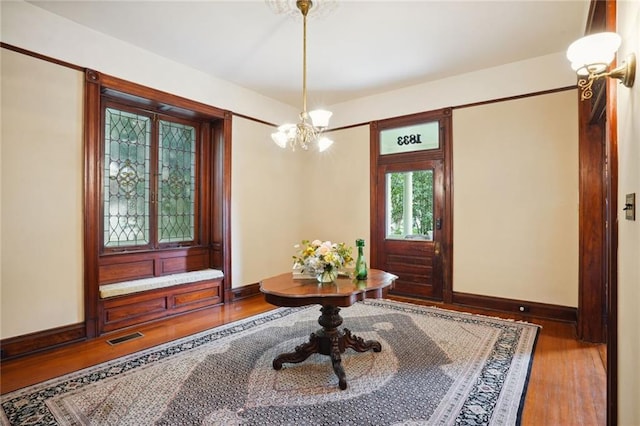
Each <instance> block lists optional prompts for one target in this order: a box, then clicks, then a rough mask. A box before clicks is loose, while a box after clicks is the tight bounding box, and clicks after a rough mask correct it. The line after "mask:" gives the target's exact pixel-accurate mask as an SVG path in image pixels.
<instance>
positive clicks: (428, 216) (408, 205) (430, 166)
mask: <svg viewBox="0 0 640 426" xmlns="http://www.w3.org/2000/svg"><path fill="white" fill-rule="evenodd" d="M442 169H443V161H442V160H425V161H419V162H410V163H396V164H386V165H381V166H380V168H379V173H378V185H377V190H378V197H377V198H378V216H379V217H383V218H384V222H385V226H384V227H382V226H380V227H378V235H376V237H375V238H376V241H377V247H379V248H380V253H379V257H378V258H379V261H380V266H381V267H382V269H383V270H385V271H388V272H391V273H392V274H394V275H397V276H398V279H397V280H396V283H395V287H394V289H393V293H396V294H405V295H409V296H418V297H427V298H434V299H442V287H443V286H442V284H443V280H442V273H441V268H440V258H439V256H440V254H441V250H440V247H441V243H442V242H441V240H442V222H443V215H442V213H443V204H444V203H443V197H442V196H443V193H444V191H443V179H442Z"/></svg>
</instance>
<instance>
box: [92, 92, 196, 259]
mask: <svg viewBox="0 0 640 426" xmlns="http://www.w3.org/2000/svg"><path fill="white" fill-rule="evenodd" d="M198 127H199V124H198V123H197V122H189V121H186V120H183V119H180V118H177V117H170V116H160V115H158V114H155V113H150V112H148V111H145V110H142V109H136V108H131V107H128V106H124V105H118V104H114V103H108V104H107V105H106V106H105V108H104V158H103V165H104V171H103V176H102V180H103V223H102V225H103V246H104V247H105V249H111V250H117V249H125V248H126V249H132V248H157V247H161V246H173V245H189V244H193V243H194V242H195V240H196V236H197V229H196V224H197V223H198V217H197V215H198V210H197V205H196V201H197V200H198V194H197V191H198V185H197V176H198V174H197V172H198V170H197V168H198V164H197V161H196V159H197V158H198V157H199V149H200V148H199V147H200V145H201V143H200V141H199V138H198V134H199V131H198Z"/></svg>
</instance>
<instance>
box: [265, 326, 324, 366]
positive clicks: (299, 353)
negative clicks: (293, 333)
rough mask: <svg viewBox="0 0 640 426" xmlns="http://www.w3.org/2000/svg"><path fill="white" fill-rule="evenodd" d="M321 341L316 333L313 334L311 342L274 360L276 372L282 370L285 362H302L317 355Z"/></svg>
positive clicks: (310, 338)
mask: <svg viewBox="0 0 640 426" xmlns="http://www.w3.org/2000/svg"><path fill="white" fill-rule="evenodd" d="M319 340H320V338H319V337H318V336H317V335H316V333H311V336H310V337H309V341H308V342H307V343H305V344H302V345H300V346H296V348H295V350H294V352H288V353H284V354H281V355H278V356H277V357H276V358H275V359H274V360H273V368H274V370H280V369H282V363H283V362H290V363H298V362H302V361H304V360H305V359H307V358H309V357H310V356H311V354H315V353H317V352H318V343H319Z"/></svg>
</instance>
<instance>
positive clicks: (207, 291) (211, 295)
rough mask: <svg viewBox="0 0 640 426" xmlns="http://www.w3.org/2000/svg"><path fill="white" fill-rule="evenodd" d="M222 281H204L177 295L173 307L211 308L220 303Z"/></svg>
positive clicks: (174, 297)
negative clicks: (210, 306)
mask: <svg viewBox="0 0 640 426" xmlns="http://www.w3.org/2000/svg"><path fill="white" fill-rule="evenodd" d="M220 301H221V297H220V281H218V280H216V281H204V282H201V283H198V285H197V286H195V287H191V288H189V289H188V291H182V292H179V293H176V294H175V295H174V296H173V307H174V308H175V309H177V310H180V309H181V308H186V309H194V308H196V307H199V306H209V305H215V304H217V303H220Z"/></svg>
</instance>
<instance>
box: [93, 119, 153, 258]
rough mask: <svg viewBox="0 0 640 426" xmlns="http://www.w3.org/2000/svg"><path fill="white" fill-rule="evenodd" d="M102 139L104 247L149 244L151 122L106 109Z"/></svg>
mask: <svg viewBox="0 0 640 426" xmlns="http://www.w3.org/2000/svg"><path fill="white" fill-rule="evenodd" d="M104 135H105V136H104V138H105V141H104V151H105V152H104V172H103V184H104V245H105V247H122V246H135V245H146V244H149V194H150V188H149V184H150V179H149V177H150V171H149V164H150V161H149V156H150V140H151V119H150V118H149V117H146V116H141V115H137V114H132V113H129V112H126V111H119V110H117V109H112V108H107V109H106V110H105V132H104Z"/></svg>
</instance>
